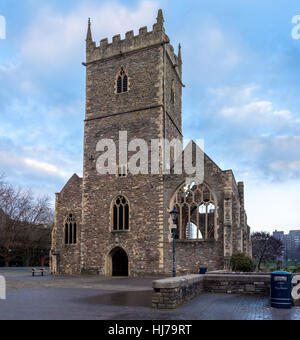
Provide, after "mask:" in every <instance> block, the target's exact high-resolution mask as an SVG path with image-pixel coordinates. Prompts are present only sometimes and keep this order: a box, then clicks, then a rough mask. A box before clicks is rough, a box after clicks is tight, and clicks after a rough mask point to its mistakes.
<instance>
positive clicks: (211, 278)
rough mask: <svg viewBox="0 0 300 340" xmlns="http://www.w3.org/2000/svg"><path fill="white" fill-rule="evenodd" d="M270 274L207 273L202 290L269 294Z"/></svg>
mask: <svg viewBox="0 0 300 340" xmlns="http://www.w3.org/2000/svg"><path fill="white" fill-rule="evenodd" d="M270 286H271V279H270V275H255V274H253V275H244V274H240V275H237V274H223V275H218V274H207V275H205V278H204V290H205V291H206V292H209V293H227V294H247V295H261V296H269V295H270Z"/></svg>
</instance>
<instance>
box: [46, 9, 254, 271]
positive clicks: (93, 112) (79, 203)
mask: <svg viewBox="0 0 300 340" xmlns="http://www.w3.org/2000/svg"><path fill="white" fill-rule="evenodd" d="M163 21H164V20H163V17H162V13H161V12H159V15H158V18H157V23H156V24H155V25H154V26H153V31H152V32H147V29H146V28H145V27H143V28H141V29H140V31H139V35H138V36H134V34H133V32H132V31H130V32H127V33H126V38H125V39H123V40H121V38H120V36H119V35H117V36H115V37H113V42H112V43H108V40H107V39H103V40H101V43H100V46H96V44H95V42H93V40H92V33H91V29H90V25H89V30H88V35H87V41H86V42H87V45H86V47H87V55H86V57H87V60H86V64H85V66H86V116H85V134H84V167H83V168H84V170H83V181H82V183H81V182H80V183H79V182H78V180H77V179H76V181H77V182H78V183H77V184H76V185H75V182H76V181H75V182H74V183H73V182H72V181H71V183H69V184H68V185H67V187H69V189H68V192H67V191H66V190H65V189H64V190H63V191H62V192H61V193H60V194H58V195H57V203H56V222H55V230H54V233H53V246H52V248H53V254H57V256H58V257H57V258H59V271H60V273H62V274H74V273H80V272H87V273H91V274H103V275H111V265H110V261H111V257H110V254H111V252H112V251H113V249H115V248H117V247H119V248H122V249H124V250H125V252H126V253H127V255H128V258H129V275H130V276H150V275H151V276H152V275H169V274H170V272H171V270H172V237H171V230H170V227H171V223H170V215H169V212H168V209H169V208H170V207H171V205H172V197H173V195H174V194H175V191H176V190H177V189H178V187H179V186H180V185H182V184H183V183H184V181H185V177H186V175H185V174H183V175H164V174H163V152H162V151H160V155H159V156H160V160H159V174H155V175H145V174H139V175H136V176H133V175H132V174H129V175H128V176H127V177H124V178H119V177H118V176H117V168H116V174H113V175H100V174H98V173H97V170H96V162H97V159H98V157H99V156H100V154H101V152H97V151H96V146H97V143H98V142H99V141H100V140H102V139H113V140H114V142H115V144H116V147H117V150H116V151H117V154H118V148H119V141H118V139H119V131H127V132H128V141H130V140H132V139H136V138H140V139H143V140H145V141H146V143H147V145H148V148H149V150H150V142H151V140H152V139H162V138H167V139H169V140H170V141H171V140H172V139H173V138H180V139H181V138H182V132H181V131H182V108H181V107H182V86H183V84H182V61H181V55H180V54H178V56H177V55H176V54H175V53H174V49H173V47H172V46H171V44H170V42H169V38H168V36H167V35H166V34H165V31H164V27H163ZM121 67H123V68H124V70H125V72H126V74H127V75H128V89H129V91H128V92H125V93H119V94H118V93H117V91H116V80H117V76H118V72H119V71H120V69H121ZM172 88H173V90H174V93H175V101H174V103H172V100H171V89H172ZM132 154H133V153H132V152H131V153H130V152H129V153H128V159H129V158H130V157H131V156H132ZM204 160H205V161H204V168H205V176H204V182H205V183H206V184H207V185H208V186H209V187H210V189H211V191H212V192H213V194H214V196H215V203H216V221H217V228H216V233H215V237H214V240H207V241H205V242H190V241H187V242H184V241H179V240H178V241H177V242H176V248H177V258H176V261H177V265H178V271H179V272H180V273H197V272H198V269H199V267H200V266H207V267H208V268H209V269H210V270H213V269H223V268H224V266H226V263H227V264H228V263H229V260H230V256H231V255H232V252H233V250H235V249H238V247H240V248H242V247H245V248H246V246H247V244H248V242H247V235H246V234H247V233H246V232H245V231H243V228H244V225H245V223H243V222H241V220H242V218H241V215H242V212H243V209H242V207H243V202H242V201H243V195H242V190H241V188H239V190H238V187H237V184H236V183H235V179H234V176H233V174H232V171H222V170H221V169H220V168H219V167H218V166H217V165H216V164H215V163H214V162H213V161H212V160H211V159H210V158H209V157H208V156H207V155H204ZM116 161H117V164H118V163H119V159H118V157H117V159H116ZM120 165H124V164H120ZM148 165H149V170H150V169H151V158H150V156H149V159H148ZM73 186H75V187H76V189H73ZM118 195H123V196H125V197H126V198H127V199H128V201H129V205H130V212H129V217H130V230H128V231H121V232H115V231H113V230H112V229H111V225H112V214H111V210H112V206H111V205H112V201H113V199H114V198H115V197H116V196H118ZM171 208H172V207H171ZM70 212H72V213H73V214H75V216H76V218H77V220H78V221H80V223H79V224H78V244H77V245H74V246H65V245H63V235H64V218H65V217H66V214H67V213H70ZM245 230H246V229H245ZM248 234H249V233H248ZM244 235H246V237H245V236H244ZM243 243H245V245H244V246H242V244H243ZM238 245H239V246H238Z"/></svg>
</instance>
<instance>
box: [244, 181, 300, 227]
mask: <svg viewBox="0 0 300 340" xmlns="http://www.w3.org/2000/svg"><path fill="white" fill-rule="evenodd" d="M245 189H246V209H247V215H248V223H249V225H250V226H251V228H252V231H262V230H265V231H269V232H272V231H274V230H275V229H277V230H279V229H280V230H285V231H288V230H291V229H300V220H299V206H300V195H299V191H300V181H299V180H298V181H287V182H285V183H271V182H262V181H261V180H259V182H257V181H255V182H253V181H249V182H247V184H246V187H245Z"/></svg>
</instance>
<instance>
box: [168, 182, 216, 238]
mask: <svg viewBox="0 0 300 340" xmlns="http://www.w3.org/2000/svg"><path fill="white" fill-rule="evenodd" d="M174 205H175V206H176V209H177V210H178V212H179V215H178V238H180V239H187V240H208V239H212V238H215V239H216V238H217V229H216V202H215V200H214V195H213V194H212V192H211V190H210V189H209V188H208V187H207V186H206V185H205V184H201V185H194V184H192V185H185V186H182V187H181V188H180V189H179V190H178V191H177V192H176V195H175V199H174ZM172 206H173V205H172Z"/></svg>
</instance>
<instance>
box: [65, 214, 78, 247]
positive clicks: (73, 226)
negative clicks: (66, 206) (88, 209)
mask: <svg viewBox="0 0 300 340" xmlns="http://www.w3.org/2000/svg"><path fill="white" fill-rule="evenodd" d="M76 243H77V222H76V218H75V216H74V215H73V214H69V215H68V217H67V218H66V221H65V244H76Z"/></svg>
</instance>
